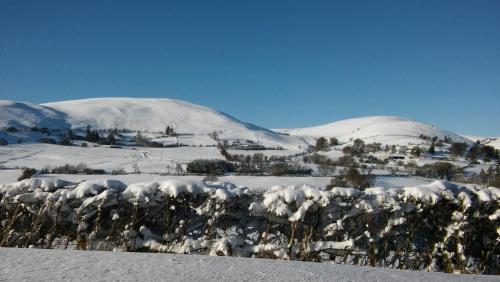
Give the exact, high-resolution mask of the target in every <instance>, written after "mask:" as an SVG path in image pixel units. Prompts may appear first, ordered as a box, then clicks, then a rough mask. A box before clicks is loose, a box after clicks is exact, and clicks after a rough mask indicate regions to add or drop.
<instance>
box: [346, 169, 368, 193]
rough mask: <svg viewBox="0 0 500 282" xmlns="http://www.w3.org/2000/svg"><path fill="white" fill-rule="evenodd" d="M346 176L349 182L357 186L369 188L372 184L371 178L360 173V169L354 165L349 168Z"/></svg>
mask: <svg viewBox="0 0 500 282" xmlns="http://www.w3.org/2000/svg"><path fill="white" fill-rule="evenodd" d="M344 178H345V180H346V181H347V183H348V184H350V185H352V186H354V187H355V188H367V187H369V186H370V181H369V178H368V177H367V176H364V175H362V174H361V173H359V171H358V170H357V169H356V168H353V167H351V168H349V169H348V170H347V172H346V174H345V177H344Z"/></svg>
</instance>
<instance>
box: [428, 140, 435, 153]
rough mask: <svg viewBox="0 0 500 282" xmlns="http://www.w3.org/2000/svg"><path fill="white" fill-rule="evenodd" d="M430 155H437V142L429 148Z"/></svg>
mask: <svg viewBox="0 0 500 282" xmlns="http://www.w3.org/2000/svg"><path fill="white" fill-rule="evenodd" d="M427 152H428V153H429V154H431V155H434V154H435V153H436V145H435V142H432V143H431V145H430V146H429V150H428V151H427Z"/></svg>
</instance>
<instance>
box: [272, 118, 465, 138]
mask: <svg viewBox="0 0 500 282" xmlns="http://www.w3.org/2000/svg"><path fill="white" fill-rule="evenodd" d="M276 131H279V132H282V133H287V134H290V135H297V136H312V137H316V138H317V137H321V136H324V137H336V138H337V139H339V141H341V142H348V141H349V140H353V139H356V138H360V139H362V140H364V141H365V142H380V143H383V144H401V145H406V144H408V143H417V144H418V143H421V141H422V140H421V139H420V138H419V136H420V135H421V134H423V135H426V136H429V137H433V136H437V137H438V138H439V139H444V137H448V138H450V139H451V140H453V141H454V142H466V143H470V142H471V141H470V140H469V139H466V138H464V137H462V136H459V135H456V134H453V133H451V132H448V131H446V130H443V129H440V128H438V127H436V126H433V125H429V124H425V123H420V122H416V121H413V120H409V119H405V118H401V117H394V116H371V117H361V118H352V119H346V120H341V121H337V122H333V123H329V124H325V125H319V126H314V127H308V128H296V129H277V130H276Z"/></svg>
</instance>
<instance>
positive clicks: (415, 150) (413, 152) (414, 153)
mask: <svg viewBox="0 0 500 282" xmlns="http://www.w3.org/2000/svg"><path fill="white" fill-rule="evenodd" d="M421 154H422V149H421V148H420V147H418V146H415V147H413V148H411V155H412V156H414V157H417V158H418V157H420V155H421Z"/></svg>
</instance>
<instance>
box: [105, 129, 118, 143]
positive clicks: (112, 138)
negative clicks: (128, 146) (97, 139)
mask: <svg viewBox="0 0 500 282" xmlns="http://www.w3.org/2000/svg"><path fill="white" fill-rule="evenodd" d="M106 141H107V143H108V144H109V145H114V144H116V138H115V135H114V134H113V133H112V132H110V133H109V134H108V137H106Z"/></svg>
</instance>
